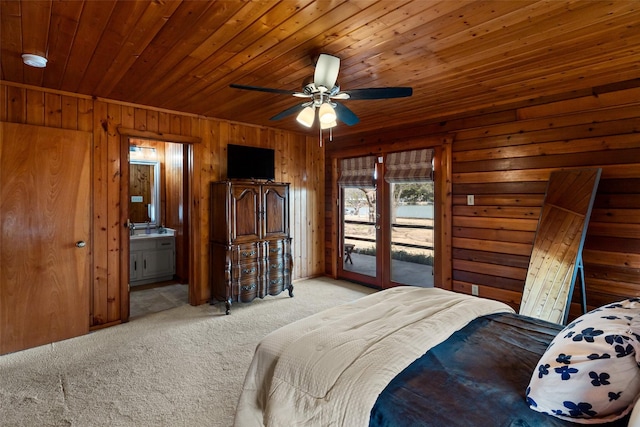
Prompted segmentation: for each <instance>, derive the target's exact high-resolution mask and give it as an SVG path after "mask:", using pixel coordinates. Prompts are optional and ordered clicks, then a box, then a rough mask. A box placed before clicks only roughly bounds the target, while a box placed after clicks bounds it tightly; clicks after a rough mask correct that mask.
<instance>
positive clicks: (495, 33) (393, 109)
mask: <svg viewBox="0 0 640 427" xmlns="http://www.w3.org/2000/svg"><path fill="white" fill-rule="evenodd" d="M0 6H1V7H0V14H1V15H0V17H1V23H0V24H1V29H0V38H1V48H2V51H1V55H2V56H1V58H0V59H1V60H0V67H1V69H0V78H1V79H2V80H6V81H10V82H17V83H25V84H29V85H36V86H42V87H46V88H51V89H59V90H63V91H70V92H75V93H80V94H86V95H91V96H96V97H103V98H109V99H115V100H121V101H127V102H132V103H137V104H142V105H148V106H155V107H160V108H166V109H170V110H178V111H183V112H190V113H196V114H201V115H204V116H208V117H215V118H221V119H229V120H234V121H240V122H245V123H253V124H256V125H264V126H271V127H277V128H282V129H287V130H291V131H295V132H307V133H310V132H314V133H315V132H317V128H315V127H314V129H311V130H309V129H306V128H304V127H302V126H301V125H299V124H298V123H297V122H296V121H295V115H292V116H289V117H287V118H285V119H282V120H279V121H270V120H269V118H270V117H272V116H274V115H275V114H277V113H279V112H280V111H282V110H284V109H287V108H289V107H292V106H294V105H296V104H298V103H300V102H301V100H300V99H299V98H294V97H292V96H289V95H281V94H272V93H264V92H250V91H243V90H238V89H233V88H230V87H229V84H230V83H238V84H243V85H254V86H264V87H270V88H276V89H286V90H294V91H298V90H301V88H302V83H303V80H305V78H307V77H310V76H312V75H313V70H314V63H315V60H316V58H317V56H318V54H320V53H330V54H333V55H336V56H339V57H340V58H341V67H340V74H339V76H338V82H339V84H340V86H341V88H342V89H343V90H349V89H359V88H368V87H386V86H411V87H413V90H414V94H413V96H412V97H410V98H399V99H389V100H348V101H342V102H343V103H344V105H345V106H348V107H349V108H350V109H351V110H352V111H353V112H354V113H356V114H357V115H358V116H359V118H360V123H358V124H356V125H354V126H351V127H349V126H346V125H345V124H343V123H341V124H339V125H338V127H337V128H336V130H335V134H336V135H346V134H351V133H359V132H370V131H375V130H376V129H379V128H382V127H387V126H393V125H405V124H409V123H414V122H420V121H425V120H435V119H438V120H440V119H446V118H451V117H459V116H461V115H464V114H465V113H468V112H469V111H491V110H496V109H499V108H501V106H506V105H514V104H515V105H517V104H518V103H521V104H524V103H527V102H531V100H533V99H538V98H541V97H543V98H554V97H556V98H557V97H562V96H566V95H567V94H570V93H575V92H585V91H586V92H587V93H588V92H589V91H591V90H592V88H594V87H595V88H597V87H599V86H603V85H609V84H613V83H618V82H625V81H632V80H635V79H640V28H639V27H640V3H639V2H638V1H636V0H633V1H616V0H612V1H606V2H605V1H590V0H586V1H560V0H554V1H505V0H498V1H476V0H467V1H461V0H456V1H451V0H448V1H430V0H415V1H409V0H377V1H375V0H353V1H345V0H333V1H327V0H318V1H313V0H285V1H270V0H256V1H231V0H225V1H173V0H164V1H141V0H138V1H115V0H102V1H91V0H86V1H75V0H74V1H34V0H28V1H1V2H0ZM22 53H37V54H40V55H44V56H46V57H47V58H48V61H49V63H48V66H47V67H46V68H45V69H36V68H32V67H28V66H25V65H23V63H22V60H21V54H22ZM632 84H635V82H632Z"/></svg>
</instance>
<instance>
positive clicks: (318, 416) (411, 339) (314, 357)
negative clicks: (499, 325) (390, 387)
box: [235, 286, 513, 427]
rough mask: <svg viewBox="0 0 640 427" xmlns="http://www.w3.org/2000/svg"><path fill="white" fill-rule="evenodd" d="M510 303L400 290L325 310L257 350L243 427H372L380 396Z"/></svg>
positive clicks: (241, 409)
mask: <svg viewBox="0 0 640 427" xmlns="http://www.w3.org/2000/svg"><path fill="white" fill-rule="evenodd" d="M498 312H513V310H512V309H511V308H510V307H509V306H507V305H506V304H503V303H500V302H497V301H492V300H487V299H482V298H477V297H472V296H468V295H464V294H458V293H454V292H450V291H446V290H443V289H434V288H418V287H411V286H401V287H396V288H391V289H387V290H385V291H381V292H377V293H375V294H371V295H368V296H366V297H363V298H361V299H359V300H357V301H354V302H351V303H348V304H344V305H341V306H337V307H334V308H331V309H329V310H325V311H323V312H320V313H318V314H315V315H313V316H310V317H308V318H305V319H302V320H299V321H297V322H295V323H292V324H290V325H287V326H285V327H283V328H281V329H278V330H277V331H275V332H273V333H271V334H269V335H267V336H266V337H265V338H264V339H263V340H262V341H261V342H260V343H259V344H258V347H257V348H256V353H255V355H254V358H253V361H252V363H251V366H250V367H249V371H248V372H247V376H246V378H245V383H244V387H243V391H242V394H241V396H240V400H239V403H238V409H237V412H236V418H235V426H236V427H251V426H286V427H290V426H302V425H304V426H349V427H355V426H367V425H368V424H369V413H370V411H371V408H372V407H373V405H374V403H375V401H376V399H377V397H378V395H379V394H380V392H381V391H382V390H383V389H384V388H385V386H386V385H387V384H388V383H389V381H391V380H392V379H393V378H394V377H395V376H396V375H397V374H398V373H399V372H401V371H402V370H403V369H404V368H405V367H407V366H408V365H409V364H410V363H411V362H413V361H414V360H415V359H417V358H418V357H420V356H421V355H423V354H424V353H425V352H426V351H427V350H428V349H429V348H431V347H433V346H434V345H437V344H439V343H440V342H442V341H444V340H445V339H447V338H448V337H449V336H450V335H451V334H452V333H453V332H455V331H457V330H458V329H460V328H462V327H463V326H465V325H466V324H467V323H469V322H470V321H471V320H473V319H475V318H476V317H478V316H482V315H485V314H490V313H498Z"/></svg>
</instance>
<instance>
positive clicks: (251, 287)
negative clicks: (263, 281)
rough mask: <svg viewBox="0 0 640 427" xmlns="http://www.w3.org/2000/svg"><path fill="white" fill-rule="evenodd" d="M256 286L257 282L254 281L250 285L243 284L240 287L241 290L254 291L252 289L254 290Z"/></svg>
mask: <svg viewBox="0 0 640 427" xmlns="http://www.w3.org/2000/svg"><path fill="white" fill-rule="evenodd" d="M255 288H256V284H255V283H252V284H250V285H246V286H241V287H240V290H241V291H252V290H254V289H255Z"/></svg>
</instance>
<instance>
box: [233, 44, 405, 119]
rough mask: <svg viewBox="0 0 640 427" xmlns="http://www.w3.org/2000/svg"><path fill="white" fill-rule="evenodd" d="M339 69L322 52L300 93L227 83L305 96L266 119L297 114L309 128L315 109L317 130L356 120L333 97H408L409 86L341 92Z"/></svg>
mask: <svg viewBox="0 0 640 427" xmlns="http://www.w3.org/2000/svg"><path fill="white" fill-rule="evenodd" d="M339 71H340V58H338V57H337V56H333V55H328V54H326V53H322V54H320V56H319V58H318V62H317V63H316V68H315V72H314V75H313V81H312V82H309V83H306V84H304V86H303V88H302V92H295V91H290V90H284V89H272V88H267V87H260V86H245V85H239V84H231V85H230V86H231V87H232V88H236V89H244V90H255V91H259V92H270V93H279V94H284V95H293V96H295V97H297V98H307V99H308V101H305V102H303V103H302V104H298V105H295V106H293V107H291V108H288V109H286V110H284V111H282V112H280V113H278V114H276V115H275V116H273V117H271V118H270V119H269V120H280V119H283V118H285V117H287V116H290V115H292V114H295V113H298V115H297V117H296V120H297V121H298V122H299V123H301V124H303V125H304V126H307V127H311V126H313V123H314V121H315V116H316V110H318V121H319V122H320V129H330V128H333V127H334V126H336V125H337V120H340V121H341V122H344V123H345V124H347V125H349V126H353V125H355V124H356V123H358V122H359V121H360V119H358V116H356V115H355V114H354V113H353V111H351V110H350V109H348V108H347V107H345V106H344V105H342V104H340V103H337V102H334V100H348V99H356V100H361V99H388V98H403V97H407V96H411V95H412V93H413V89H412V88H410V87H376V88H367V89H352V90H346V91H342V90H340V86H339V85H338V84H337V79H338V72H339Z"/></svg>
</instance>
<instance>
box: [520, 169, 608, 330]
mask: <svg viewBox="0 0 640 427" xmlns="http://www.w3.org/2000/svg"><path fill="white" fill-rule="evenodd" d="M600 174H601V169H573V170H560V171H555V172H553V173H552V174H551V176H550V177H549V183H548V185H547V192H546V195H545V201H544V205H543V206H542V214H541V216H540V221H539V223H538V230H537V232H536V238H535V241H534V243H533V250H532V252H531V259H530V261H529V270H528V271H527V278H526V281H525V286H524V292H523V295H522V303H521V305H520V314H525V315H528V316H532V317H537V318H541V319H545V320H548V321H551V322H556V323H564V322H566V320H567V315H568V307H569V302H570V301H571V297H572V293H573V286H574V284H575V281H576V276H577V273H578V264H579V263H581V259H582V248H583V246H584V240H585V236H586V232H587V226H588V223H589V216H590V215H591V209H592V207H593V201H594V199H595V194H596V189H597V187H598V181H599V180H600Z"/></svg>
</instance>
